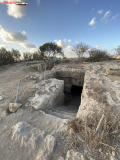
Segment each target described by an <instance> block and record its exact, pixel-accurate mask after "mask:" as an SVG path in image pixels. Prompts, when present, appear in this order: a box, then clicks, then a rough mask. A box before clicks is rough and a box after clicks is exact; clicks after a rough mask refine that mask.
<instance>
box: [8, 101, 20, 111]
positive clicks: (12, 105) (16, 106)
mask: <svg viewBox="0 0 120 160" xmlns="http://www.w3.org/2000/svg"><path fill="white" fill-rule="evenodd" d="M21 106H22V104H21V103H10V104H9V111H10V112H16V111H17V110H18V109H19V108H20V107H21Z"/></svg>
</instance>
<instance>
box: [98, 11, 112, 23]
mask: <svg viewBox="0 0 120 160" xmlns="http://www.w3.org/2000/svg"><path fill="white" fill-rule="evenodd" d="M109 16H110V11H107V12H106V13H105V14H104V16H103V17H102V18H101V19H100V20H101V21H103V20H105V23H106V22H108V20H106V18H107V17H109Z"/></svg>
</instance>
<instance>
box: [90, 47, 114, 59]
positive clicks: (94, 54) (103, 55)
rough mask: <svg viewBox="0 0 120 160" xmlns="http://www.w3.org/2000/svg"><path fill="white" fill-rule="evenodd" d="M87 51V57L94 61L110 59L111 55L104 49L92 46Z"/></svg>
mask: <svg viewBox="0 0 120 160" xmlns="http://www.w3.org/2000/svg"><path fill="white" fill-rule="evenodd" d="M88 52H89V55H90V58H89V59H90V60H92V61H94V62H99V61H105V60H110V59H111V56H110V55H109V54H108V52H107V51H106V50H101V49H96V48H92V49H89V51H88Z"/></svg>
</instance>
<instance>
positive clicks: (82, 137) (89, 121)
mask: <svg viewBox="0 0 120 160" xmlns="http://www.w3.org/2000/svg"><path fill="white" fill-rule="evenodd" d="M103 113H104V114H105V118H104V120H103V122H102V124H101V125H100V128H99V130H98V132H96V128H97V125H98V123H99V121H100V119H101V117H102V115H103ZM68 127H69V129H73V132H74V134H73V142H74V143H73V146H74V147H75V148H76V149H78V150H79V147H80V145H79V144H80V142H81V141H82V142H85V143H86V144H87V145H88V146H89V147H90V148H91V149H93V148H94V149H100V148H102V149H103V150H104V151H108V150H110V149H112V150H113V149H114V145H115V144H116V140H117V137H118V135H119V133H120V121H119V116H117V115H114V114H113V113H112V111H111V107H109V108H103V109H102V110H101V111H100V112H94V113H93V114H92V115H91V116H89V117H85V118H84V119H81V118H80V117H79V118H75V119H73V120H71V121H69V122H68Z"/></svg>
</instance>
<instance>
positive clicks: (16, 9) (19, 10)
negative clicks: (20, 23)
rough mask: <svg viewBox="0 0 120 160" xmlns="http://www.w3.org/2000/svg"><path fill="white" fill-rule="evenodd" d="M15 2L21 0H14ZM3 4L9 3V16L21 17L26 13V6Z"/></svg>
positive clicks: (2, 0) (1, 0)
mask: <svg viewBox="0 0 120 160" xmlns="http://www.w3.org/2000/svg"><path fill="white" fill-rule="evenodd" d="M0 2H4V0H0ZM14 2H19V0H14ZM2 5H7V13H8V15H9V16H12V17H14V18H21V17H22V16H24V15H26V7H21V6H19V5H16V4H5V3H4V4H2Z"/></svg>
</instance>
